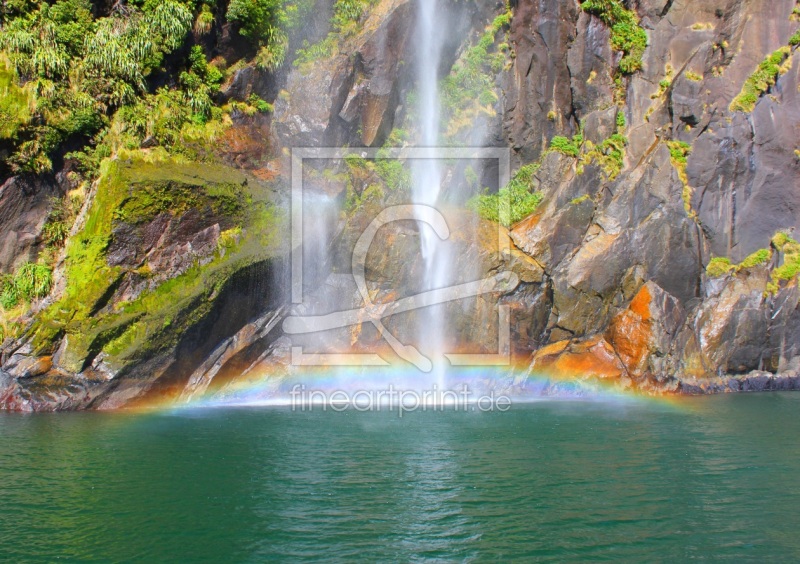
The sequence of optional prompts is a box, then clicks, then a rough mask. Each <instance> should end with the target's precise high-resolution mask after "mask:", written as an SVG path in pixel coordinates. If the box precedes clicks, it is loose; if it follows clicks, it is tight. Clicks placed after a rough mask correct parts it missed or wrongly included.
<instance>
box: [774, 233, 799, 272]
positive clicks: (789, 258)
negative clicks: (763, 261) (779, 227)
mask: <svg viewBox="0 0 800 564" xmlns="http://www.w3.org/2000/svg"><path fill="white" fill-rule="evenodd" d="M772 246H773V247H775V248H776V249H777V250H778V251H779V252H780V253H781V254H782V255H783V264H782V265H781V266H779V267H778V268H776V269H775V270H774V271H773V272H772V279H773V282H775V284H779V283H780V282H781V281H787V280H792V279H793V278H795V277H796V276H797V275H798V274H800V243H798V242H797V241H795V240H794V239H792V238H791V237H789V235H788V234H786V233H783V232H780V233H777V234H776V235H775V237H773V239H772Z"/></svg>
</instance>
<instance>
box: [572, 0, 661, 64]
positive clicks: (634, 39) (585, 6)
mask: <svg viewBox="0 0 800 564" xmlns="http://www.w3.org/2000/svg"><path fill="white" fill-rule="evenodd" d="M581 9H582V10H583V11H585V12H588V13H590V14H593V15H595V16H597V17H599V18H600V19H601V20H603V22H604V23H605V24H606V25H607V26H609V27H610V28H611V48H612V49H614V50H615V51H622V53H623V57H622V60H621V61H620V63H619V70H620V72H621V73H622V74H633V73H635V72H636V71H638V70H639V69H641V68H642V64H643V62H642V57H643V56H644V52H645V49H646V48H647V33H646V32H645V30H644V28H642V26H641V25H639V16H638V15H636V12H634V11H633V10H628V9H626V8H625V6H624V5H623V4H622V2H621V1H620V0H586V1H585V2H583V3H582V4H581Z"/></svg>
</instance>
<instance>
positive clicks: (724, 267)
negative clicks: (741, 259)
mask: <svg viewBox="0 0 800 564" xmlns="http://www.w3.org/2000/svg"><path fill="white" fill-rule="evenodd" d="M735 270H736V265H734V264H732V263H731V259H729V258H726V257H715V258H712V259H711V260H710V261H709V262H708V266H706V274H707V275H708V277H709V278H719V277H720V276H725V275H726V274H728V273H729V272H731V271H735Z"/></svg>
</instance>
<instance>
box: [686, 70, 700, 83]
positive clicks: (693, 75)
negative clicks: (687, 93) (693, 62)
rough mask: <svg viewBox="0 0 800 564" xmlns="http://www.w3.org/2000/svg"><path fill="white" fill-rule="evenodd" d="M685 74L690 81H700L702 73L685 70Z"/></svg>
mask: <svg viewBox="0 0 800 564" xmlns="http://www.w3.org/2000/svg"><path fill="white" fill-rule="evenodd" d="M685 76H686V78H687V79H688V80H691V81H692V82H702V81H703V75H702V74H697V73H696V72H693V71H686V74H685Z"/></svg>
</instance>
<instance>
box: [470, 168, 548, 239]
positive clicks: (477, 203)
mask: <svg viewBox="0 0 800 564" xmlns="http://www.w3.org/2000/svg"><path fill="white" fill-rule="evenodd" d="M537 170H539V164H538V163H532V164H529V165H526V166H523V167H522V168H520V169H519V171H517V173H516V174H515V175H514V178H512V179H511V181H510V182H509V183H508V185H507V186H505V187H504V188H501V189H500V190H499V191H498V192H497V193H496V194H478V195H477V196H474V197H473V198H471V199H470V200H469V201H468V202H467V207H468V208H469V209H471V210H473V211H474V212H475V213H477V214H478V215H480V216H481V217H482V218H484V219H487V220H489V221H494V222H497V223H500V224H501V225H503V226H505V227H511V226H512V225H514V224H515V223H518V222H519V221H521V220H523V219H525V218H526V217H528V216H529V215H530V214H532V213H533V212H535V211H536V209H537V208H538V207H539V204H541V202H542V200H543V199H544V194H542V192H540V191H534V190H533V188H534V174H536V171H537Z"/></svg>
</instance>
